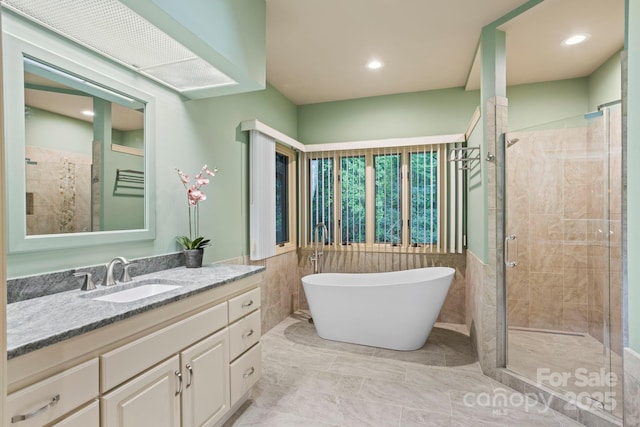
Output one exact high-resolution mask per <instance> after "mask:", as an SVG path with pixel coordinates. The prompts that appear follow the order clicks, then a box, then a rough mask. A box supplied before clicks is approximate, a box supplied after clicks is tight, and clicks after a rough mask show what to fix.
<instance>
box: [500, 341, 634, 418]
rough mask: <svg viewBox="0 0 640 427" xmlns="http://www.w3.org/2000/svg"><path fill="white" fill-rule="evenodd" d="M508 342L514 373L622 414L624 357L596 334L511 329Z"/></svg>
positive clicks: (589, 403)
mask: <svg viewBox="0 0 640 427" xmlns="http://www.w3.org/2000/svg"><path fill="white" fill-rule="evenodd" d="M508 342H509V351H508V354H509V356H508V357H509V359H508V363H507V366H508V367H509V368H510V369H511V370H513V371H514V372H517V373H519V374H520V375H522V376H524V377H527V378H529V379H530V380H533V381H535V382H539V383H541V384H544V385H546V386H548V387H551V388H555V389H556V390H561V391H564V392H566V393H568V396H569V397H570V398H572V399H576V398H577V401H578V402H580V403H581V404H584V405H586V406H591V407H594V408H595V407H599V406H602V405H603V404H605V403H606V404H607V406H608V407H609V408H611V409H612V411H611V412H612V413H613V415H615V416H617V417H619V418H621V417H622V403H623V397H622V396H623V394H622V392H623V391H622V386H623V375H624V374H623V370H622V357H621V356H620V355H618V354H616V353H615V352H612V351H610V350H608V349H606V348H605V347H604V346H603V345H602V343H600V342H599V341H598V340H596V339H595V338H593V337H592V336H590V335H588V334H563V333H548V332H540V331H535V330H526V329H509V338H508ZM539 368H545V369H546V371H539ZM578 369H579V370H580V371H577V370H578ZM601 370H604V371H601ZM609 373H612V374H613V376H611V377H609ZM559 375H565V378H566V379H562V378H560V377H559ZM554 386H555V387H554ZM593 398H595V399H598V400H599V402H598V401H594V400H593Z"/></svg>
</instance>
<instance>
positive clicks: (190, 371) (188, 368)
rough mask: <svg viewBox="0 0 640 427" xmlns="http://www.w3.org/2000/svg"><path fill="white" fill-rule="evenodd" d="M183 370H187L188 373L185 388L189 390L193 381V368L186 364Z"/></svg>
mask: <svg viewBox="0 0 640 427" xmlns="http://www.w3.org/2000/svg"><path fill="white" fill-rule="evenodd" d="M185 368H187V371H189V381H187V386H186V387H185V388H189V387H191V382H192V381H193V367H192V366H191V364H190V363H187V364H186V365H185Z"/></svg>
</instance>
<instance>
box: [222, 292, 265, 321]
mask: <svg viewBox="0 0 640 427" xmlns="http://www.w3.org/2000/svg"><path fill="white" fill-rule="evenodd" d="M257 308H260V288H255V289H252V290H250V291H249V292H245V293H244V294H242V295H238V296H237V297H234V298H231V299H230V300H229V323H231V322H235V321H236V320H238V319H239V318H241V317H242V316H244V315H245V314H248V313H251V312H252V311H253V310H255V309H257Z"/></svg>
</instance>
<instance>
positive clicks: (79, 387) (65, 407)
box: [6, 359, 98, 427]
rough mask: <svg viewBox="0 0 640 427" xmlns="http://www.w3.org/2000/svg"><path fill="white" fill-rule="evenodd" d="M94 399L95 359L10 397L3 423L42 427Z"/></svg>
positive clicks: (96, 389)
mask: <svg viewBox="0 0 640 427" xmlns="http://www.w3.org/2000/svg"><path fill="white" fill-rule="evenodd" d="M97 396H98V359H91V360H89V361H87V362H84V363H82V364H80V365H78V366H75V367H73V368H71V369H67V370H66V371H63V372H60V373H59V374H57V375H54V376H52V377H49V378H47V379H46V380H43V381H40V382H38V383H35V384H33V385H31V386H29V387H27V388H24V389H22V390H19V391H17V392H15V393H12V394H10V395H9V396H8V397H7V418H6V424H7V425H8V426H9V425H11V426H14V425H15V426H20V427H31V426H42V425H44V424H47V423H49V422H51V421H53V420H55V419H56V418H59V417H61V416H63V415H64V414H66V413H67V412H70V411H72V410H74V409H76V408H77V407H79V406H80V405H82V404H84V403H86V402H88V401H90V400H91V399H95V398H96V397H97ZM23 418H24V419H23Z"/></svg>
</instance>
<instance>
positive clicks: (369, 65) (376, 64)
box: [367, 60, 382, 70]
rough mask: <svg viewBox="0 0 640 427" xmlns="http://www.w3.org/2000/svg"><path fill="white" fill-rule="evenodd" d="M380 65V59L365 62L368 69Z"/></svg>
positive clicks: (373, 68)
mask: <svg viewBox="0 0 640 427" xmlns="http://www.w3.org/2000/svg"><path fill="white" fill-rule="evenodd" d="M381 67H382V62H380V61H375V60H374V61H371V62H369V63H368V64H367V68H369V69H370V70H377V69H378V68H381Z"/></svg>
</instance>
